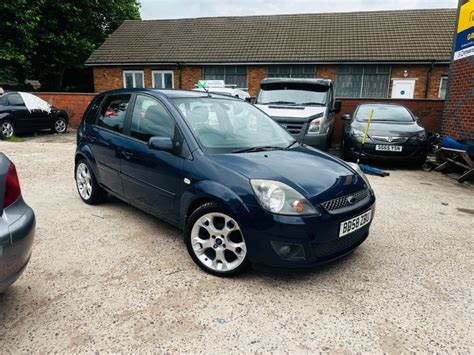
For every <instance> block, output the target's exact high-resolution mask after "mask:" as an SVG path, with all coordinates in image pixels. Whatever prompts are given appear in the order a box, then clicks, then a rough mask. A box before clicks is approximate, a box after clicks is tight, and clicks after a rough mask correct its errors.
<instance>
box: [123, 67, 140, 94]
mask: <svg viewBox="0 0 474 355" xmlns="http://www.w3.org/2000/svg"><path fill="white" fill-rule="evenodd" d="M138 73H140V74H142V78H143V82H142V86H141V87H143V88H144V87H145V72H144V71H143V70H124V71H123V77H122V80H123V87H124V88H127V87H126V86H125V84H126V82H127V81H126V80H125V75H126V74H133V88H136V87H137V83H136V80H135V74H138ZM127 89H131V88H127Z"/></svg>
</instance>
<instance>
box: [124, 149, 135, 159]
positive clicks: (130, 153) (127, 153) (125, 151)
mask: <svg viewBox="0 0 474 355" xmlns="http://www.w3.org/2000/svg"><path fill="white" fill-rule="evenodd" d="M122 155H123V156H124V157H125V159H131V158H132V157H133V156H134V154H133V153H132V152H129V151H127V150H122Z"/></svg>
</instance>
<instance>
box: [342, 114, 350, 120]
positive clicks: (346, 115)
mask: <svg viewBox="0 0 474 355" xmlns="http://www.w3.org/2000/svg"><path fill="white" fill-rule="evenodd" d="M341 120H344V121H350V120H352V117H351V115H349V114H348V113H346V114H345V115H342V116H341Z"/></svg>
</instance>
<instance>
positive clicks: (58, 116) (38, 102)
mask: <svg viewBox="0 0 474 355" xmlns="http://www.w3.org/2000/svg"><path fill="white" fill-rule="evenodd" d="M68 124H69V117H68V114H67V112H66V111H64V110H61V109H58V108H56V107H53V106H51V105H50V104H48V103H47V102H46V101H44V100H42V99H41V98H39V97H38V96H35V95H32V94H29V93H24V92H9V93H6V94H4V95H2V96H0V137H1V138H11V137H13V136H14V135H15V134H17V133H26V132H37V131H41V130H46V129H49V130H51V131H53V132H55V133H64V132H66V130H67V126H68Z"/></svg>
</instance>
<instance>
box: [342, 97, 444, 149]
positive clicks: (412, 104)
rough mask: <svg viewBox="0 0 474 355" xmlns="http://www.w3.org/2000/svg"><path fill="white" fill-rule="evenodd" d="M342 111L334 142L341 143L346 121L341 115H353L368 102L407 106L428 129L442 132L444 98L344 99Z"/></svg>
mask: <svg viewBox="0 0 474 355" xmlns="http://www.w3.org/2000/svg"><path fill="white" fill-rule="evenodd" d="M341 101H342V109H341V112H340V113H339V114H338V115H336V125H335V127H334V134H333V142H334V143H336V144H339V143H340V141H341V137H342V129H343V127H344V121H343V120H342V119H340V117H341V116H342V115H344V114H346V113H349V114H351V115H352V113H353V112H354V111H355V109H356V107H357V105H359V104H361V103H366V102H379V103H396V104H401V105H404V106H405V107H407V108H408V109H409V110H410V111H411V112H413V114H414V115H415V116H417V117H418V118H420V123H421V124H422V126H423V127H425V129H426V130H427V131H430V132H440V129H441V117H442V114H443V106H444V101H443V100H401V99H377V100H374V99H342V100H341Z"/></svg>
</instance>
